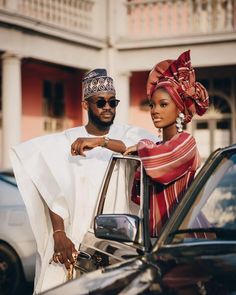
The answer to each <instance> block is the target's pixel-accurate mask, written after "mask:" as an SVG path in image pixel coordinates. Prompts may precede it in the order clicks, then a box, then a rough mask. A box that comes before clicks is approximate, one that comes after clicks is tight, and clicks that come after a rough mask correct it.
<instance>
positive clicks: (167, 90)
mask: <svg viewBox="0 0 236 295" xmlns="http://www.w3.org/2000/svg"><path fill="white" fill-rule="evenodd" d="M147 95H148V97H149V100H150V101H149V105H150V111H151V117H152V120H153V123H154V125H155V127H156V128H158V129H160V128H161V129H162V137H163V140H162V141H161V142H158V143H154V142H152V141H150V140H147V139H143V140H141V141H139V142H138V144H137V145H134V146H132V147H129V148H128V149H127V150H126V152H125V154H129V153H132V152H137V153H138V155H139V156H140V158H141V160H142V162H143V165H144V168H145V170H146V173H147V174H148V175H149V176H150V177H151V178H152V180H154V181H155V182H156V185H155V186H154V187H153V191H152V193H151V196H150V230H151V235H152V236H157V235H159V233H160V231H161V229H162V227H163V226H164V224H165V223H166V221H167V220H168V218H169V217H170V215H171V213H172V212H173V210H174V208H175V207H176V205H177V204H178V203H179V202H180V200H181V198H182V196H183V194H184V192H185V191H186V189H187V188H188V187H189V185H190V183H191V181H192V180H193V177H194V174H195V172H196V170H197V168H198V167H199V165H200V157H199V153H198V149H197V146H196V142H195V139H194V138H193V137H192V136H191V135H190V134H189V133H187V132H185V131H183V125H184V124H186V123H188V122H190V121H191V119H192V117H193V115H194V114H195V113H197V114H198V115H203V114H204V113H205V111H206V110H207V108H208V106H209V97H208V94H207V91H206V89H205V88H204V87H203V85H201V84H200V83H198V82H196V81H195V74H194V69H193V68H192V66H191V61H190V51H186V52H184V53H182V54H181V55H180V56H179V58H178V59H177V60H165V61H162V62H161V63H158V64H157V65H156V66H155V67H154V68H153V69H152V71H151V72H150V74H149V78H148V81H147ZM136 201H137V200H136Z"/></svg>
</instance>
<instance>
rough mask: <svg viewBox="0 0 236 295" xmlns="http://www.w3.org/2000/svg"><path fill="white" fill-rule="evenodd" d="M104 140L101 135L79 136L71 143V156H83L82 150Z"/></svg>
mask: <svg viewBox="0 0 236 295" xmlns="http://www.w3.org/2000/svg"><path fill="white" fill-rule="evenodd" d="M103 142H104V138H103V137H94V138H87V137H79V138H77V139H76V140H75V141H74V142H73V143H72V145H71V155H72V156H77V155H80V156H83V157H85V154H84V151H86V150H91V149H93V148H95V147H97V146H101V145H102V144H103Z"/></svg>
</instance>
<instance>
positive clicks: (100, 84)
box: [82, 69, 116, 99]
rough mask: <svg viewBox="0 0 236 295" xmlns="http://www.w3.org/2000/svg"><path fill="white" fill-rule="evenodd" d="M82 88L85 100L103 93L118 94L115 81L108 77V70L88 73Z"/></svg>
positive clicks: (83, 80)
mask: <svg viewBox="0 0 236 295" xmlns="http://www.w3.org/2000/svg"><path fill="white" fill-rule="evenodd" d="M82 88H83V99H87V98H89V97H91V96H93V95H96V94H99V93H102V92H109V93H112V94H114V95H115V94H116V90H115V87H114V83H113V79H112V78H111V77H109V76H108V75H107V71H106V69H95V70H92V71H90V72H88V73H86V74H85V75H84V77H83V79H82Z"/></svg>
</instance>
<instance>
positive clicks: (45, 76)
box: [22, 59, 83, 140]
mask: <svg viewBox="0 0 236 295" xmlns="http://www.w3.org/2000/svg"><path fill="white" fill-rule="evenodd" d="M82 75H83V71H79V70H77V69H72V68H66V67H62V66H56V65H52V64H46V63H41V62H38V61H34V60H27V59H26V60H24V61H23V62H22V140H27V139H30V138H32V137H35V136H39V135H42V134H45V133H48V132H47V131H45V125H44V122H45V114H44V111H43V83H44V81H45V80H47V81H51V82H52V83H54V82H55V83H56V82H58V81H60V82H62V83H63V85H64V101H65V116H64V118H63V124H64V125H63V128H62V129H64V128H69V127H74V126H77V125H80V124H82V110H81V97H82V88H81V81H82ZM57 131H59V130H57Z"/></svg>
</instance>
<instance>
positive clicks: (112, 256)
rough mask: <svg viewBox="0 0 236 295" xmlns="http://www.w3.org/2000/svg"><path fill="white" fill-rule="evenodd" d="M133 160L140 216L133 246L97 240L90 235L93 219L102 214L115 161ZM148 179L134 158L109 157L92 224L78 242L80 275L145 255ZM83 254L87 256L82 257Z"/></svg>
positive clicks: (147, 235) (125, 243) (147, 222)
mask: <svg viewBox="0 0 236 295" xmlns="http://www.w3.org/2000/svg"><path fill="white" fill-rule="evenodd" d="M119 160H120V161H123V160H124V161H129V160H135V161H138V162H139V164H140V171H141V177H140V195H141V196H140V199H141V204H140V206H141V208H140V210H141V216H140V223H139V224H140V228H139V239H138V242H137V243H129V242H119V241H114V240H106V239H99V238H96V237H95V233H94V219H95V217H96V216H97V215H99V214H102V213H103V207H104V203H105V198H106V191H107V189H108V186H109V182H110V180H111V176H112V172H113V169H114V167H115V165H116V163H117V161H119ZM148 189H149V177H148V176H147V175H146V172H145V170H144V168H143V164H142V162H141V160H140V158H139V157H137V156H123V155H118V154H114V155H113V157H112V158H111V160H110V162H109V165H108V168H107V171H106V173H105V176H104V179H103V182H102V186H101V190H100V193H99V197H98V200H97V206H96V209H95V214H94V218H93V221H92V222H91V225H90V228H89V230H88V232H87V233H86V234H85V236H84V239H83V240H82V242H81V244H80V247H79V250H80V251H82V253H84V254H85V255H84V257H83V255H82V256H81V257H80V256H79V257H78V262H77V264H76V269H77V270H78V271H79V272H80V275H81V273H86V272H90V271H92V270H95V269H98V268H100V267H105V266H108V265H111V264H114V263H116V262H121V261H124V260H126V259H128V258H132V257H134V258H135V257H137V256H139V255H143V254H144V253H145V252H149V251H151V242H150V241H151V240H150V235H149V190H148ZM86 254H87V255H88V256H86Z"/></svg>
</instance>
